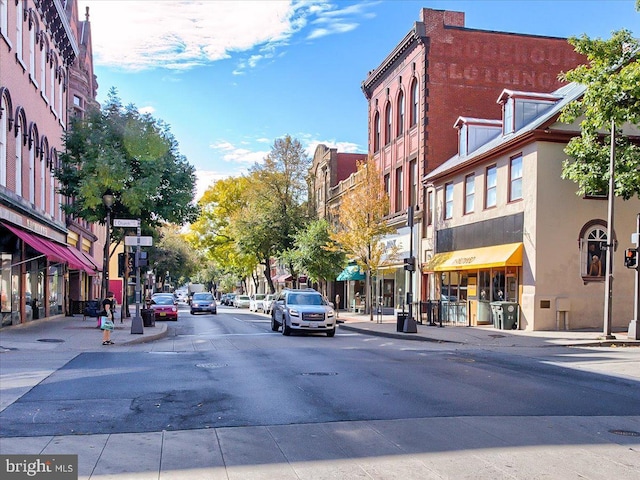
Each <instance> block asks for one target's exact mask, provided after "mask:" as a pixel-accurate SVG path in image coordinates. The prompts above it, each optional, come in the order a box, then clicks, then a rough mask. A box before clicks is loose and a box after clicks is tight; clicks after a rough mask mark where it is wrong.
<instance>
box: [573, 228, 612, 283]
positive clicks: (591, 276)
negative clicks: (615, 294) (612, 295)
mask: <svg viewBox="0 0 640 480" xmlns="http://www.w3.org/2000/svg"><path fill="white" fill-rule="evenodd" d="M607 243H608V242H607V227H606V224H605V222H604V221H603V220H593V221H591V222H589V223H587V224H586V225H585V226H584V227H583V228H582V231H581V232H580V273H581V275H582V277H583V278H584V279H585V280H596V281H602V280H604V276H605V273H606V261H607V255H606V246H607Z"/></svg>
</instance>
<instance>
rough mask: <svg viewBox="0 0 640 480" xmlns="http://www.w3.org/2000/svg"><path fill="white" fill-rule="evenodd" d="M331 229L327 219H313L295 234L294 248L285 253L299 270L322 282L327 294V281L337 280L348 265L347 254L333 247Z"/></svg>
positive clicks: (315, 280)
mask: <svg viewBox="0 0 640 480" xmlns="http://www.w3.org/2000/svg"><path fill="white" fill-rule="evenodd" d="M329 230H330V226H329V223H328V222H327V221H326V220H324V219H320V220H314V221H311V222H310V223H309V224H308V225H307V226H306V228H305V229H304V230H300V231H299V232H298V233H297V234H296V235H295V238H294V244H293V248H292V249H291V250H288V251H287V252H286V253H285V257H286V258H287V259H288V260H289V262H291V263H293V265H294V267H295V268H296V270H297V271H303V272H306V273H307V275H308V276H309V279H310V280H312V281H313V282H317V283H321V282H322V285H323V293H324V294H325V295H326V293H327V292H326V282H327V281H330V280H335V279H336V277H337V276H338V275H339V274H340V272H341V271H342V269H343V268H344V266H345V265H346V255H345V254H344V252H343V251H342V250H339V249H336V248H334V247H333V242H332V241H331V237H330V235H329Z"/></svg>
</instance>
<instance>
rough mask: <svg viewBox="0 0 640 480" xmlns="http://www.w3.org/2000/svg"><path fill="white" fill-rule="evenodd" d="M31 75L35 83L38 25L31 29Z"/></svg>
mask: <svg viewBox="0 0 640 480" xmlns="http://www.w3.org/2000/svg"><path fill="white" fill-rule="evenodd" d="M29 75H31V80H32V81H33V83H35V82H36V81H37V80H36V26H35V25H34V26H32V27H31V29H30V30H29Z"/></svg>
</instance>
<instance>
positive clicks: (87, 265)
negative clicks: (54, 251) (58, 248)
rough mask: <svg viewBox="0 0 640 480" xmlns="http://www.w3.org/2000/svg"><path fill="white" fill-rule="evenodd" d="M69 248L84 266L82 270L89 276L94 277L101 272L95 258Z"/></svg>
mask: <svg viewBox="0 0 640 480" xmlns="http://www.w3.org/2000/svg"><path fill="white" fill-rule="evenodd" d="M67 248H68V249H69V251H70V252H71V253H72V254H73V256H75V257H76V258H77V259H78V260H80V263H82V265H83V267H82V270H84V271H85V272H87V273H88V274H89V275H94V274H95V273H96V271H97V270H99V268H98V264H97V263H96V262H95V260H93V258H92V257H91V256H90V255H89V254H87V253H84V252H81V251H80V250H76V249H75V248H73V247H67Z"/></svg>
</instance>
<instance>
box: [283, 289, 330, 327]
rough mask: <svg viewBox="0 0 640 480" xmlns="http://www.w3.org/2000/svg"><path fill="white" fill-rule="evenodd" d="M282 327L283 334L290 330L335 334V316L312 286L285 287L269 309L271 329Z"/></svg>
mask: <svg viewBox="0 0 640 480" xmlns="http://www.w3.org/2000/svg"><path fill="white" fill-rule="evenodd" d="M281 327H282V334H283V335H291V332H293V331H294V330H295V331H305V332H325V333H326V334H327V336H328V337H333V336H334V335H335V334H336V316H335V312H334V310H333V308H332V307H331V305H330V304H329V302H327V301H326V300H325V298H324V297H323V296H322V295H321V294H320V292H318V291H316V290H314V289H312V288H303V289H285V290H283V291H282V292H280V294H279V295H278V296H277V297H276V299H275V301H274V302H273V307H272V309H271V330H273V331H274V332H277V331H278V329H279V328H281Z"/></svg>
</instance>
